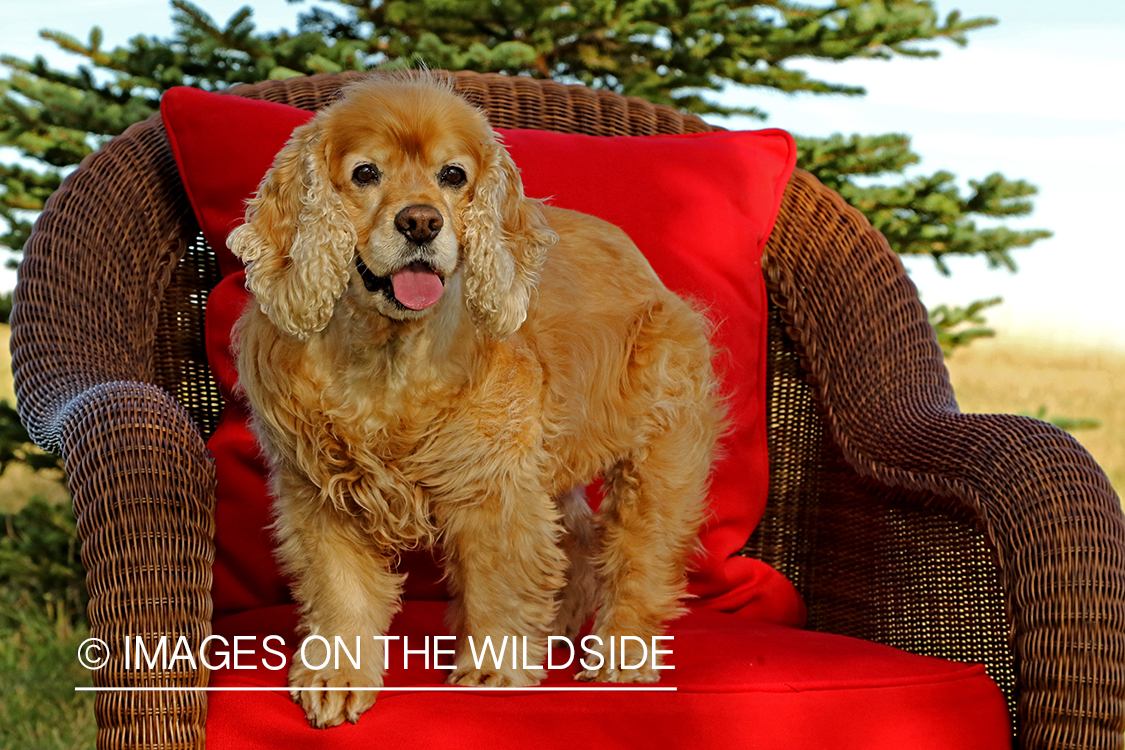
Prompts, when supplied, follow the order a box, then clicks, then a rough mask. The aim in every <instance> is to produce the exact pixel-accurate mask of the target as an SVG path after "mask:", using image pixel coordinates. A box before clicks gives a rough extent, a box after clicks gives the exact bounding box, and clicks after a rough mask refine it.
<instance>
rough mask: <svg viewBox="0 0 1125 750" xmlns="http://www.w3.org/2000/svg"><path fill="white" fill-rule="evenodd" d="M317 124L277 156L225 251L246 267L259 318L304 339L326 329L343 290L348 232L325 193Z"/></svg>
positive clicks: (338, 206) (334, 198) (330, 193)
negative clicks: (239, 259)
mask: <svg viewBox="0 0 1125 750" xmlns="http://www.w3.org/2000/svg"><path fill="white" fill-rule="evenodd" d="M322 141H323V138H322V134H321V129H320V126H319V118H317V119H314V120H312V121H311V122H309V123H306V124H305V125H302V126H300V127H299V128H297V129H296V130H294V131H293V135H292V137H291V138H290V139H289V142H288V143H286V144H285V147H284V148H282V149H281V151H280V152H279V153H278V154H277V157H276V158H275V159H274V162H273V166H272V167H270V170H269V172H267V173H266V176H265V177H264V178H263V179H262V184H261V185H260V186H259V187H258V192H257V194H256V195H255V196H254V197H253V198H252V199H250V201H249V202H248V204H247V209H246V223H245V224H243V225H242V226H240V227H238V228H237V229H235V230H234V231H233V232H231V234H230V237H229V238H228V239H227V245H228V246H229V247H230V249H231V252H233V253H234V254H235V255H237V256H238V257H239V258H241V259H242V260H243V262H245V263H248V264H249V266H248V267H247V269H246V280H247V286H249V287H250V291H252V292H253V293H254V296H255V298H256V299H257V300H258V305H259V306H260V307H261V309H262V312H264V313H265V314H266V315H268V316H269V318H270V320H271V321H273V324H274V325H276V326H277V327H278V328H280V329H281V330H283V331H286V332H288V333H291V334H293V335H294V336H297V337H299V338H302V339H305V338H308V337H309V335H311V334H313V333H316V332H318V331H321V330H323V329H324V327H325V326H326V325H328V321H329V319H330V318H331V317H332V310H333V308H334V307H335V304H336V300H337V299H339V297H340V295H341V294H343V292H344V289H345V288H346V287H347V284H348V266H349V264H350V263H351V261H352V257H353V256H354V255H355V246H356V242H357V238H356V230H355V227H354V226H353V225H352V223H351V220H350V219H349V218H348V215H347V213H346V212H345V210H344V204H343V202H342V201H341V200H340V196H339V195H338V194H337V193H336V190H335V188H333V186H332V180H331V176H330V174H329V171H328V165H327V160H326V157H325V153H324V143H323V142H322Z"/></svg>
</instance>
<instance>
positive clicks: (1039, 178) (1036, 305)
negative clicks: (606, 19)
mask: <svg viewBox="0 0 1125 750" xmlns="http://www.w3.org/2000/svg"><path fill="white" fill-rule="evenodd" d="M195 3H196V5H198V6H199V7H201V8H203V9H204V10H205V11H207V12H208V13H210V14H211V15H212V16H213V17H214V18H215V19H216V20H218V21H220V22H223V21H226V19H227V18H229V17H230V15H231V14H232V13H234V11H235V10H237V9H238V8H239V7H241V6H242V5H244V4H246V3H245V2H238V1H236V0H195ZM936 4H937V8H938V10H939V13H940V14H941V15H942V16H943V17H944V15H945V14H946V13H948V12H949V11H951V10H954V9H957V10H960V11H961V12H962V14H963V16H965V17H978V16H991V17H995V18H998V19H999V20H1000V23H999V25H998V26H995V27H992V28H987V29H982V30H979V31H976V32H973V33H971V34H970V35H969V44H968V46H967V47H964V48H960V47H957V46H956V45H954V44H952V43H949V42H941V43H935V44H934V45H932V46H934V47H935V48H936V49H938V50H939V51H940V52H941V57H939V58H938V59H936V60H935V59H923V60H913V59H901V58H900V59H896V60H894V61H892V62H885V61H877V60H850V61H845V62H842V63H818V62H815V61H800V62H798V63H793V64H792V65H791V67H799V68H802V69H805V70H807V71H809V72H810V73H811V74H813V75H814V76H816V77H820V78H824V79H826V80H829V81H833V82H838V83H847V84H852V85H859V86H863V87H865V88H866V89H867V95H866V96H864V97H842V96H813V95H808V94H806V95H796V96H791V95H786V94H781V93H778V92H772V91H758V90H742V91H735V90H731V91H728V92H726V93H725V94H724V95H723V101H724V102H730V103H738V104H750V105H754V106H757V107H758V108H760V109H763V110H765V111H766V112H768V113H769V119H768V120H767V121H766V122H764V123H763V122H761V121H756V120H745V119H744V120H737V119H736V120H730V121H718V120H712V121H714V122H716V123H717V124H723V125H725V126H727V127H739V128H746V129H753V128H759V127H767V126H768V127H780V128H784V129H787V130H790V131H792V132H794V133H798V134H801V135H809V136H826V135H830V134H832V133H836V132H840V133H845V134H850V133H862V134H869V135H871V134H877V133H909V134H910V135H911V136H912V139H913V148H914V150H915V152H917V153H918V154H920V155H921V157H922V162H921V164H920V165H918V167H917V170H918V172H917V173H919V174H921V173H933V172H935V171H937V170H939V169H945V170H949V171H952V172H954V173H955V174H956V175H957V176H958V178H959V182H960V183H961V184H962V186H964V187H966V188H967V181H968V180H969V179H974V178H977V179H979V178H983V177H985V176H986V175H988V174H990V173H992V172H1001V173H1002V174H1003V175H1004V176H1005V177H1007V178H1009V179H1025V180H1028V181H1029V182H1031V183H1033V184H1035V185H1037V186H1038V187H1039V190H1040V193H1039V195H1038V196H1037V198H1036V199H1035V211H1034V213H1033V214H1032V215H1031V216H1029V217H1026V218H1020V219H1013V220H1009V221H1008V222H1007V223H1008V224H1009V225H1011V226H1013V227H1022V228H1028V229H1031V228H1037V229H1038V228H1042V229H1049V230H1051V231H1052V232H1054V236H1053V237H1052V238H1051V239H1048V240H1043V241H1040V242H1038V243H1036V244H1035V245H1034V246H1032V247H1031V248H1030V249H1025V250H1020V251H1017V252H1016V253H1015V259H1016V261H1017V263H1018V265H1019V272H1018V273H1015V274H1012V273H1010V272H1008V271H1006V270H989V269H988V267H987V263H986V262H985V261H984V260H983V259H979V258H966V259H957V258H954V259H952V260H950V261H949V265H950V267H951V268H952V271H953V273H952V275H951V276H950V277H948V278H946V277H943V276H941V275H940V274H939V273H937V272H936V271H935V270H934V268H933V263H932V262H931V261H929V260H927V259H924V258H919V259H907V261H906V264H907V269H908V271H909V272H910V274H911V277H912V279H913V280H914V282H915V284H917V285H918V287H919V290H920V293H921V295H922V300H923V302H925V303H926V304H928V305H937V304H942V303H954V304H966V303H968V302H971V301H972V300H976V299H983V298H989V297H994V296H1002V297H1003V298H1004V304H1003V305H1002V306H1001V307H999V308H993V309H992V310H990V311H989V312H988V320H989V323H990V324H991V325H992V326H993V327H994V328H996V329H997V332H998V334H999V335H1001V336H1008V337H1011V338H1013V339H1020V340H1021V341H1024V342H1026V343H1031V344H1037V345H1041V346H1044V347H1058V346H1063V347H1072V348H1093V347H1110V348H1114V349H1118V350H1121V351H1125V316H1123V315H1122V312H1121V308H1122V302H1121V300H1122V299H1123V298H1125V283H1123V279H1122V275H1123V272H1125V260H1123V256H1125V246H1123V245H1125V239H1123V237H1125V233H1123V232H1121V231H1120V230H1119V228H1118V223H1119V217H1120V215H1121V213H1122V212H1123V211H1125V180H1122V179H1121V175H1122V174H1125V148H1122V146H1123V145H1125V103H1122V102H1125V45H1122V44H1121V42H1120V40H1121V39H1122V38H1125V3H1123V2H1121V0H1088V1H1087V2H1083V3H1076V4H1075V5H1073V6H1068V5H1065V4H1063V3H1059V2H1057V0H957V1H956V2H951V1H948V0H938V2H937V3H936ZM4 5H5V6H6V7H5V9H4V25H3V31H0V52H2V53H4V54H10V55H15V56H17V57H22V58H25V59H27V58H30V57H32V56H34V55H35V54H45V55H47V56H48V59H49V60H51V61H52V63H54V64H55V65H56V66H59V67H63V66H67V67H70V66H74V65H75V64H76V63H77V60H76V58H74V57H72V56H69V55H67V54H65V53H61V52H59V51H57V50H55V49H54V47H53V45H52V44H50V43H49V42H45V41H43V40H41V39H39V37H38V31H39V30H40V29H43V28H50V29H55V30H58V31H63V32H67V33H70V34H72V35H74V36H77V37H79V38H80V39H85V38H86V37H87V35H88V33H89V30H90V28H91V27H93V26H95V25H98V26H101V27H102V30H103V31H104V33H105V43H104V46H106V47H112V46H113V45H116V44H121V43H124V42H125V41H126V40H128V39H129V38H130V37H132V36H135V35H136V34H146V35H156V36H167V35H168V34H170V32H171V21H170V17H171V11H170V5H169V4H167V3H164V2H160V1H158V0H40V1H39V2H35V3H27V2H18V3H17V2H15V0H5V2H4ZM252 5H253V7H254V11H255V12H254V18H255V22H256V24H257V26H258V28H259V29H264V30H273V29H280V28H290V29H291V28H293V27H294V26H295V19H296V17H297V14H298V13H299V12H301V10H302V9H305V8H307V7H309V2H308V1H307V0H306V1H305V2H299V3H296V4H290V3H287V2H285V0H260V2H257V3H252ZM1068 7H1069V8H1074V9H1076V10H1075V12H1074V13H1072V14H1067V13H1066V11H1065V9H1066V8H1068ZM13 283H14V279H13V278H12V276H11V275H10V274H9V275H6V276H0V289H5V288H10V287H11V286H12V284H13ZM1119 295H1120V296H1119Z"/></svg>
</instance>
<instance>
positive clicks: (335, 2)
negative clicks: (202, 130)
mask: <svg viewBox="0 0 1125 750" xmlns="http://www.w3.org/2000/svg"><path fill="white" fill-rule="evenodd" d="M329 1H330V2H331V8H325V7H316V8H312V9H310V10H308V11H307V12H305V13H303V14H302V15H301V16H300V20H299V24H298V28H297V30H296V31H295V32H289V31H280V32H270V33H259V32H258V31H257V30H256V28H255V26H254V23H253V19H252V13H251V10H250V9H249V8H244V9H243V10H241V11H239V12H238V13H236V14H235V15H234V16H233V17H232V18H231V19H230V20H229V21H227V23H226V24H219V23H217V22H216V21H215V20H214V19H212V18H211V17H210V16H208V15H207V13H206V12H205V11H204V10H202V9H201V8H199V7H196V6H194V5H192V4H190V3H188V2H186V0H175V1H174V2H173V3H172V6H173V23H174V32H173V35H172V36H171V37H170V38H168V39H160V38H156V37H152V36H143V35H140V36H136V37H134V38H133V39H131V40H130V41H129V42H128V43H127V44H126V45H124V46H120V47H116V48H113V49H104V48H103V39H102V33H101V31H100V29H98V28H95V29H93V30H92V31H91V32H90V35H89V37H88V39H87V40H86V41H81V40H79V39H76V38H73V37H70V36H68V35H65V34H60V33H55V32H43V36H44V38H46V39H49V40H51V41H53V42H54V43H55V44H57V45H58V46H59V47H61V48H62V49H65V50H69V51H70V52H72V53H74V54H75V55H77V56H79V57H80V58H82V63H81V64H80V65H79V66H78V67H77V70H75V71H69V72H68V71H61V70H56V69H53V68H51V67H50V66H49V65H48V64H47V63H46V62H45V61H44V60H43V59H41V58H39V59H36V60H33V61H24V60H18V59H14V58H12V57H2V58H0V62H2V63H3V65H4V66H5V67H6V68H7V69H8V71H9V73H8V75H7V78H5V79H0V146H12V147H15V149H17V150H18V151H19V153H20V154H22V155H23V157H24V158H23V159H20V160H18V161H16V162H9V163H0V218H2V219H3V220H4V221H5V222H6V223H7V225H8V227H7V229H6V230H5V231H4V232H3V233H2V234H0V246H3V247H6V248H8V249H9V250H11V251H12V252H13V254H18V251H19V249H20V248H21V247H22V246H23V243H24V242H25V241H26V239H27V236H28V234H29V232H30V228H31V221H32V219H33V217H34V215H35V213H36V212H37V211H38V210H39V209H41V208H42V206H43V202H44V201H45V200H46V198H47V196H48V195H50V193H51V192H52V191H53V190H54V189H55V188H57V187H58V185H59V183H60V181H61V177H62V175H63V174H65V173H66V171H67V170H68V169H69V168H70V167H71V166H72V165H74V164H77V163H78V161H79V160H80V159H81V158H82V157H83V156H85V155H86V154H87V153H89V152H90V151H91V150H93V149H95V148H97V147H98V146H99V145H100V144H101V143H103V142H104V141H105V140H107V139H108V138H110V137H112V136H114V135H116V134H118V133H120V132H122V131H123V130H124V129H125V128H126V127H127V126H128V125H129V124H131V123H133V122H135V121H137V120H139V119H142V118H144V117H146V116H148V115H149V114H150V113H152V112H154V111H155V110H156V109H157V107H158V104H159V97H160V94H161V93H162V92H163V91H164V90H166V89H168V88H170V87H172V86H178V85H191V86H197V87H200V88H204V89H221V88H224V87H226V86H229V85H231V84H234V83H239V82H254V81H259V80H262V79H265V78H282V77H288V76H294V75H304V74H309V73H317V72H324V71H340V70H356V69H366V68H371V67H376V66H381V67H409V66H413V65H417V64H425V65H427V66H429V67H431V68H449V69H469V70H477V71H489V72H501V73H507V74H511V75H529V76H533V77H537V78H552V79H556V80H560V81H564V82H581V83H585V84H587V85H589V86H592V87H595V88H602V89H610V90H614V91H618V92H621V93H624V94H628V95H633V96H640V97H643V98H645V99H648V100H650V101H654V102H660V103H665V104H669V105H671V106H674V107H677V108H679V109H681V110H684V111H688V112H694V113H697V114H701V115H708V114H712V115H725V114H733V113H742V114H749V115H761V114H762V113H761V112H760V111H759V110H758V109H756V108H737V107H730V106H727V105H724V104H723V101H722V100H723V97H722V92H723V90H724V89H725V88H727V87H728V86H730V85H732V84H733V85H739V86H746V87H765V88H772V89H779V90H782V91H787V92H806V93H809V94H827V93H831V94H844V95H851V96H860V95H862V94H863V93H864V92H863V89H862V88H859V87H856V86H849V85H846V84H841V83H833V82H829V81H823V80H818V79H816V78H813V77H811V76H810V75H808V74H807V73H805V72H803V71H801V70H800V69H799V68H798V67H795V66H796V65H799V64H800V61H802V60H813V59H822V60H844V59H849V58H855V57H865V58H880V59H887V60H891V59H894V58H896V57H936V56H937V55H938V50H937V49H936V48H935V47H934V46H933V44H934V43H936V42H941V41H949V42H952V43H955V44H958V45H963V44H965V43H966V41H967V36H966V35H967V34H968V33H969V32H971V31H973V30H975V29H979V28H982V27H985V26H989V25H992V24H994V23H995V22H996V21H995V20H994V19H990V18H970V19H965V18H962V17H961V14H960V13H959V12H957V11H954V12H951V13H949V14H948V15H947V16H946V17H945V19H944V20H941V19H940V18H939V17H938V14H937V11H936V9H935V8H934V3H933V1H932V0H835V3H834V4H832V5H829V6H827V7H824V6H823V5H810V4H803V3H799V2H790V1H788V0H773V1H772V2H756V3H755V2H719V1H718V0H623V1H621V2H614V1H613V0H564V2H549V1H548V2H527V1H519V0H410V1H405V0H329ZM798 146H799V157H798V164H799V166H802V167H804V168H805V169H808V170H810V171H811V172H813V173H814V174H815V175H816V176H817V177H818V178H819V179H820V180H821V181H822V182H824V183H825V184H827V185H829V186H831V187H833V188H835V189H836V190H838V191H839V192H840V193H841V194H843V196H844V197H845V198H846V199H847V200H848V201H849V202H850V203H851V204H852V205H854V206H855V207H857V208H858V209H859V210H861V211H862V212H863V213H864V214H865V215H866V216H867V217H868V219H869V220H870V221H871V223H872V224H873V225H874V226H875V227H876V228H877V229H878V230H879V231H881V232H882V233H883V234H884V235H885V236H886V237H887V239H888V240H889V242H890V244H891V247H892V248H894V249H895V250H896V251H897V252H899V253H901V254H923V255H928V256H930V257H931V258H932V259H933V260H934V262H935V263H937V265H938V267H939V268H940V269H942V270H944V271H947V269H946V266H945V263H944V259H945V258H947V257H949V256H952V255H976V256H981V257H983V258H984V259H986V261H987V262H988V263H989V264H990V265H993V266H1002V267H1007V268H1009V269H1012V270H1015V262H1014V260H1013V258H1012V256H1011V252H1012V251H1013V250H1016V249H1018V248H1022V247H1026V246H1028V245H1030V244H1032V243H1033V242H1035V241H1036V240H1039V239H1041V238H1043V237H1047V236H1049V232H1045V231H1039V230H1032V231H1016V230H1012V229H1009V228H1007V227H1004V226H1002V225H1001V226H992V227H990V228H981V227H979V226H978V224H977V221H978V220H979V219H982V218H983V219H997V218H999V219H1003V218H1006V217H1011V216H1020V215H1024V214H1027V213H1029V212H1030V210H1031V207H1032V203H1031V197H1032V196H1034V195H1035V193H1036V189H1035V188H1034V186H1032V185H1030V184H1028V183H1027V182H1025V181H1022V180H1008V179H1006V178H1004V177H1003V176H1002V175H1000V174H990V175H988V176H986V177H984V178H983V179H980V180H974V181H971V182H970V183H969V186H970V189H969V190H968V191H967V192H962V190H961V189H959V188H958V186H957V185H956V182H955V177H954V175H952V174H951V173H949V172H946V171H939V172H935V173H934V174H932V175H922V176H916V177H910V178H909V179H907V178H905V177H904V176H903V172H904V170H905V169H907V168H908V167H910V166H912V165H914V164H917V163H918V161H919V157H918V155H917V154H916V153H914V152H913V151H912V150H911V147H910V138H909V136H907V135H902V134H881V135H874V136H850V137H845V136H840V135H837V136H833V137H831V138H826V139H816V138H802V137H798ZM880 181H881V182H880ZM997 302H998V300H984V301H979V302H974V303H972V304H969V305H968V306H966V307H953V308H949V307H942V308H938V309H936V310H934V311H933V314H932V316H931V320H932V322H933V323H934V325H935V328H936V329H937V330H938V333H939V338H940V340H941V341H942V344H943V346H944V347H945V348H946V349H947V350H950V349H952V348H953V347H955V346H958V345H962V344H964V343H967V342H968V341H971V340H972V339H974V338H976V337H978V336H982V335H990V334H991V331H989V330H988V329H987V327H985V326H984V320H983V317H982V312H983V310H984V309H986V308H987V307H989V306H991V305H994V304H996V303H997Z"/></svg>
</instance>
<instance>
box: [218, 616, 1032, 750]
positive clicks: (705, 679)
mask: <svg viewBox="0 0 1125 750" xmlns="http://www.w3.org/2000/svg"><path fill="white" fill-rule="evenodd" d="M444 606H445V605H444V603H441V602H407V603H406V605H405V608H404V609H403V611H402V612H401V613H400V614H399V615H398V617H396V618H395V621H394V624H393V625H392V626H391V633H390V634H391V635H393V636H398V637H399V638H400V640H398V641H392V642H390V644H391V645H390V647H389V656H388V658H389V661H390V669H389V671H388V674H387V685H388V686H397V687H402V686H424V687H430V688H435V687H438V686H440V685H441V684H442V680H443V679H444V677H445V672H444V671H443V670H434V669H426V668H425V666H424V663H423V659H424V656H423V655H420V654H412V655H410V656H409V657H408V658H409V660H410V661H409V664H408V667H409V668H408V669H403V658H404V651H403V648H402V646H401V645H400V644H402V642H403V641H402V640H401V639H402V638H403V637H404V636H405V637H407V638H409V641H408V642H407V645H408V646H409V648H410V649H411V650H419V649H423V647H424V643H425V642H424V641H423V638H424V637H425V636H427V635H429V636H434V635H440V634H444V633H446V632H447V631H446V630H445V628H444V626H443V624H442V615H443V611H444ZM295 623H296V615H295V613H294V612H293V610H292V608H291V607H275V608H270V609H264V610H257V611H255V612H249V613H245V614H242V615H236V616H233V617H229V618H225V619H223V620H220V621H218V622H216V623H215V632H216V634H219V635H223V636H224V637H226V638H227V642H228V643H229V644H231V645H232V646H233V637H234V635H236V634H238V635H244V636H251V639H250V640H246V641H243V642H242V643H241V647H242V648H243V649H245V650H247V651H249V650H251V649H252V647H254V646H260V645H261V644H262V643H263V641H264V639H265V638H266V637H267V636H269V635H282V636H284V637H285V638H286V639H287V643H288V645H287V646H281V645H280V643H279V642H276V641H271V642H270V643H269V644H267V645H269V646H270V648H271V649H273V650H274V651H277V652H280V653H282V654H284V655H285V656H287V657H288V656H291V655H292V653H293V647H294V646H295V645H296V644H297V640H296V638H295V636H294V635H293V633H292V628H293V626H294V625H295ZM669 635H671V636H672V637H673V640H671V641H668V642H667V643H665V644H663V648H664V649H666V650H671V652H672V653H671V655H670V656H667V657H666V658H667V662H668V664H670V665H671V666H674V667H675V668H674V669H671V670H665V671H664V674H663V677H662V679H661V682H660V683H659V685H658V686H659V687H664V688H669V687H675V688H676V691H675V692H647V691H643V692H642V691H635V692H634V691H616V690H611V691H607V690H606V689H605V688H606V687H613V686H605V685H596V686H592V690H588V691H587V690H580V691H568V692H549V691H547V690H544V689H542V687H541V688H538V689H537V688H532V689H528V690H522V691H504V692H481V691H478V692H473V691H469V690H465V689H462V688H449V689H445V690H441V691H440V692H421V691H418V692H410V691H385V692H383V693H382V694H381V695H380V696H379V699H378V701H377V702H376V703H375V706H374V708H372V709H371V710H370V711H368V712H367V713H365V714H364V715H363V716H362V717H360V720H359V722H358V723H357V724H355V725H354V726H353V725H348V724H345V725H342V726H339V727H335V728H333V729H329V730H320V729H311V728H310V727H309V726H308V723H307V722H306V721H305V717H304V714H303V712H302V711H301V710H300V709H299V708H298V707H297V706H296V705H294V704H293V703H292V702H291V701H290V700H289V696H288V695H287V693H286V692H285V690H284V685H285V672H284V671H283V670H269V669H265V668H263V667H261V666H259V667H258V668H257V669H253V670H246V669H239V670H235V669H233V668H227V669H220V670H217V671H215V672H214V673H212V676H211V684H212V686H216V687H225V688H232V687H244V688H250V687H253V688H260V687H274V688H276V691H273V692H221V693H212V694H211V697H210V706H209V709H208V717H207V746H208V748H210V749H211V750H227V749H228V748H230V749H231V750H255V749H256V748H263V749H264V748H281V747H300V748H334V749H338V750H350V749H351V748H356V749H357V750H358V748H369V747H388V748H395V749H396V750H414V749H415V748H417V749H418V750H422V749H427V750H428V749H429V748H445V749H446V750H455V749H457V748H465V749H466V750H469V749H472V750H477V749H478V748H493V747H496V748H529V747H534V748H536V749H537V750H549V749H550V748H559V749H560V750H564V749H565V750H572V749H573V748H599V749H602V748H661V749H668V748H691V749H692V750H700V749H705V748H734V747H738V748H785V749H786V750H813V749H814V748H817V749H819V748H826V749H828V748H830V749H831V750H849V749H850V748H855V750H872V748H876V749H878V748H886V749H888V750H891V749H893V750H901V749H902V748H910V749H911V750H927V749H931V748H932V749H933V750H937V749H939V748H943V749H945V750H1001V749H1002V748H1008V747H1010V744H1011V735H1010V729H1009V725H1008V714H1007V709H1006V707H1005V704H1004V699H1003V696H1001V694H1000V692H999V691H998V690H997V689H996V686H995V684H994V683H993V682H992V680H990V679H989V678H988V677H987V675H985V673H984V669H983V668H982V667H978V666H966V665H963V664H956V663H953V662H948V661H945V660H942V659H933V658H928V657H921V656H914V655H912V654H907V653H904V652H902V651H897V650H894V649H891V648H887V647H885V646H880V645H877V644H873V643H868V642H865V641H859V640H855V639H852V638H844V637H842V636H835V635H828V634H824V633H813V632H806V631H801V630H797V629H794V628H788V627H782V626H778V625H772V624H768V623H760V622H754V621H752V620H748V619H747V618H744V617H739V616H737V615H730V614H726V613H722V612H716V611H713V610H709V609H705V608H699V607H696V608H693V609H692V610H691V612H690V613H689V614H687V615H685V616H684V617H682V618H680V619H679V620H676V621H675V622H673V623H672V625H671V628H670V629H669ZM432 643H433V642H431V646H430V649H429V651H430V654H431V655H432V653H433V645H432ZM447 647H448V645H447V644H446V645H442V646H441V648H447ZM227 650H228V651H229V650H231V649H230V648H227ZM353 650H354V649H353ZM556 654H557V658H556V662H557V663H558V664H563V663H565V661H566V659H567V656H568V654H567V652H566V651H565V650H560V651H557V652H556ZM360 656H361V657H362V652H361V654H360ZM220 658H221V657H220V656H213V658H212V662H213V663H216V662H217V661H218V660H219V659H220ZM440 658H442V659H443V660H448V659H449V658H450V657H448V656H440ZM263 659H264V660H265V661H266V662H267V663H269V664H275V665H276V664H279V663H280V661H281V659H280V657H278V656H277V655H274V654H271V653H269V652H267V651H265V650H262V649H259V650H257V651H254V652H253V653H250V654H246V655H243V656H241V657H240V666H246V665H251V664H253V665H259V664H261V662H262V660H263ZM574 672H575V666H573V665H572V666H571V667H569V668H566V669H551V670H548V675H549V676H548V679H547V680H546V681H545V682H544V686H551V687H566V688H573V687H576V686H581V687H584V686H583V685H582V683H578V682H575V681H574V680H573V675H574ZM595 690H596V691H599V692H594V691H595Z"/></svg>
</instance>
